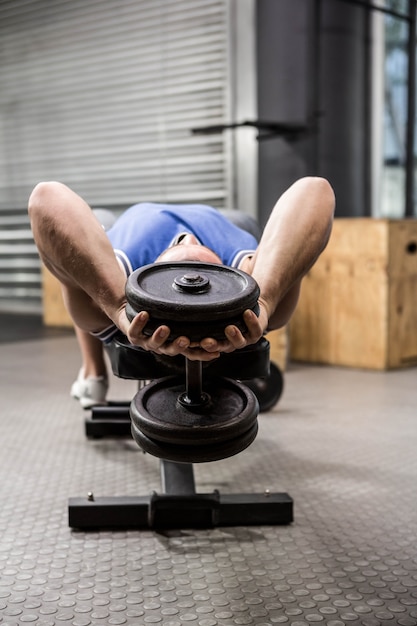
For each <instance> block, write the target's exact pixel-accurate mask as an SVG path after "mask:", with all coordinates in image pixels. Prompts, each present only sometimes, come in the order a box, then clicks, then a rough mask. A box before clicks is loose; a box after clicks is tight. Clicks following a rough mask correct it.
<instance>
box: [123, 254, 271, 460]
mask: <svg viewBox="0 0 417 626" xmlns="http://www.w3.org/2000/svg"><path fill="white" fill-rule="evenodd" d="M126 296H127V301H128V304H127V306H126V313H127V316H128V318H129V319H130V320H132V319H133V317H134V316H135V315H137V313H138V312H139V311H147V312H148V313H149V321H148V323H147V324H146V326H145V328H144V329H143V333H144V334H145V335H147V336H151V335H152V333H153V332H154V331H155V330H156V328H158V326H161V325H167V326H169V328H170V330H171V333H170V336H169V341H173V340H174V339H175V338H176V337H179V336H181V335H185V336H187V337H189V338H190V340H191V341H200V340H201V339H203V338H204V337H213V338H215V339H218V340H222V339H225V336H224V329H225V327H226V326H228V325H229V324H234V325H236V326H237V327H238V328H239V329H240V330H241V331H242V332H243V333H245V332H246V330H247V329H246V326H245V324H244V321H243V312H244V311H245V310H247V309H251V310H252V311H254V312H255V313H256V314H258V313H259V307H258V297H259V287H258V285H257V283H256V282H255V280H254V279H253V278H252V277H251V276H249V275H248V274H246V273H245V272H242V271H240V270H236V269H232V268H228V267H225V266H222V265H216V264H211V263H201V262H187V263H157V264H152V265H147V266H145V267H142V268H140V269H138V270H136V271H135V272H133V273H132V274H131V275H130V277H129V279H128V282H127V285H126ZM184 361H185V363H184V368H183V369H184V371H183V373H181V374H179V375H178V376H176V375H174V376H167V377H164V378H159V379H156V380H154V381H153V382H151V383H149V384H148V385H146V386H145V387H144V388H142V389H141V390H140V391H139V392H138V393H137V394H136V395H135V397H134V398H133V400H132V403H131V406H130V416H131V422H132V436H133V438H134V439H135V441H136V442H137V443H138V445H139V446H140V447H141V448H142V449H143V450H144V451H145V452H149V453H150V454H152V455H154V456H157V457H159V458H162V459H166V460H169V461H175V462H184V463H198V462H208V461H215V460H219V459H223V458H226V457H229V456H232V455H234V454H237V453H238V452H241V451H242V450H244V449H245V448H246V447H247V446H249V445H250V444H251V443H252V441H253V440H254V439H255V437H256V434H257V430H258V423H257V416H258V412H259V405H258V400H257V398H256V396H255V394H254V393H253V391H251V390H250V389H249V388H248V387H247V386H246V385H244V384H242V383H241V382H239V381H237V380H234V379H233V372H230V378H229V377H228V378H225V377H218V378H212V377H210V378H209V379H208V380H206V381H204V380H203V379H204V376H203V375H204V364H203V362H201V361H194V360H190V359H187V358H185V357H184Z"/></svg>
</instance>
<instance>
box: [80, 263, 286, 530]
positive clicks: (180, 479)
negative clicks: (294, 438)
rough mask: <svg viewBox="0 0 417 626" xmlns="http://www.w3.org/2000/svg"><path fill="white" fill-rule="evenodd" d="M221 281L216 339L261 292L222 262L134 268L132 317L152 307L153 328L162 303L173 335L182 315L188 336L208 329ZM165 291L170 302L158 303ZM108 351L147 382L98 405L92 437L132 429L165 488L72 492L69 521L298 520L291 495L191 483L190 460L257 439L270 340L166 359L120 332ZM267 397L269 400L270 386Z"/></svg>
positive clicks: (87, 524)
mask: <svg viewBox="0 0 417 626" xmlns="http://www.w3.org/2000/svg"><path fill="white" fill-rule="evenodd" d="M155 268H156V269H155ZM226 274H227V275H226ZM223 280H226V282H227V286H228V289H227V290H226V291H224V288H223V287H224V286H222V289H221V290H220V291H221V293H222V294H223V296H222V298H223V299H224V293H228V295H229V297H228V298H226V300H227V305H226V308H225V307H223V311H221V315H219V316H218V317H217V320H216V321H215V322H214V325H213V326H212V327H210V328H209V330H210V333H209V334H210V335H211V336H217V335H216V333H217V334H218V333H219V332H223V328H224V325H225V323H224V320H225V319H228V318H229V319H230V323H236V324H241V323H242V322H241V320H240V319H239V317H240V315H241V313H242V312H243V311H244V310H245V309H246V308H252V306H253V307H254V310H255V307H256V306H257V297H258V292H257V291H256V287H257V286H256V287H255V286H254V285H253V284H252V281H251V279H250V277H247V275H245V274H244V273H243V272H239V271H238V270H230V268H227V269H226V268H224V267H223V266H217V265H211V264H201V263H187V264H185V263H176V264H164V263H161V264H157V265H153V266H146V267H145V268H141V269H140V270H137V271H136V272H134V273H133V274H132V275H131V277H129V280H128V284H127V297H128V303H129V305H128V306H129V307H130V310H129V311H128V315H130V316H131V317H133V316H134V315H135V314H136V312H137V311H138V310H142V308H145V309H146V310H151V320H152V324H153V325H152V324H151V325H150V328H149V329H148V331H147V332H148V334H151V333H152V332H153V329H154V327H156V326H158V325H159V324H160V323H161V320H158V318H157V316H158V315H161V309H162V315H163V316H164V317H163V319H164V321H165V323H167V324H168V325H169V326H170V327H171V332H173V334H174V336H178V335H179V334H183V331H184V329H183V328H182V324H183V320H184V319H187V320H188V322H187V324H188V327H187V332H188V334H189V336H190V334H192V333H197V335H198V333H201V332H204V333H206V332H207V325H209V326H210V324H211V318H212V314H213V311H211V312H210V307H211V304H213V310H217V308H218V306H217V305H218V302H217V297H218V296H216V295H215V292H216V288H217V287H218V286H219V285H221V283H222V281H223ZM204 281H205V282H204ZM242 281H243V283H242ZM203 282H204V285H202V283H203ZM253 282H254V281H253ZM177 283H178V285H179V287H178V285H177ZM196 284H197V287H196V286H195V285H196ZM155 285H157V288H156V287H155ZM184 285H185V287H184ZM193 285H194V286H193ZM154 287H155V289H156V291H155V292H153V290H154ZM171 288H172V291H173V294H172V295H173V301H172V302H171V303H170V302H169V300H170V297H171V293H170V290H171ZM234 291H235V292H236V293H235V294H234V293H233V292H234ZM161 293H163V294H165V300H167V301H168V303H167V302H166V301H165V300H164V301H161V299H160V298H161ZM204 294H206V295H204ZM234 296H236V297H234ZM143 298H144V299H145V301H143ZM248 298H249V301H248ZM150 300H155V302H150ZM211 300H212V301H213V302H211ZM173 303H175V306H174V304H173ZM236 303H237V306H238V309H239V312H238V313H239V314H238V315H237V313H236V311H237V309H236V307H235V305H236ZM153 305H155V307H156V308H155V311H152V307H153ZM249 305H251V306H249ZM204 316H207V319H206V320H204V319H202V318H204ZM170 317H174V318H176V319H170ZM220 329H221V331H220ZM145 331H146V328H145V329H144V332H145ZM197 335H196V336H197ZM203 336H205V334H204V335H203ZM108 354H109V356H110V361H111V365H112V370H113V373H114V374H115V375H116V376H118V377H120V378H126V379H131V380H132V379H133V380H137V381H138V382H139V381H142V382H141V385H140V389H139V391H138V393H137V394H136V395H135V397H134V398H133V400H132V402H131V403H130V405H129V404H128V403H124V404H117V405H114V404H112V405H109V406H107V407H95V408H94V409H93V411H92V414H91V417H90V418H88V419H87V420H86V431H87V436H89V437H104V436H109V435H110V436H120V435H122V436H124V435H126V434H129V431H130V433H131V435H132V436H133V438H134V440H135V441H136V442H137V443H138V445H139V446H140V447H141V448H142V450H144V452H148V453H150V454H152V455H154V456H156V457H158V458H159V459H160V466H161V493H156V492H154V493H153V494H150V495H147V496H134V497H128V496H117V497H99V498H95V497H94V496H93V495H92V494H90V495H89V496H87V497H86V498H70V500H69V525H70V526H71V527H74V528H100V527H111V528H187V527H193V528H196V527H213V526H237V525H243V526H246V525H261V524H268V525H274V524H289V523H291V522H292V520H293V501H292V498H291V497H290V496H289V495H288V494H287V493H270V492H269V491H266V492H265V493H259V494H225V495H222V494H220V493H219V492H218V491H217V490H216V491H214V492H213V493H208V494H201V493H198V492H197V491H196V485H195V479H194V469H193V464H194V463H205V462H214V461H217V460H220V459H224V458H227V457H231V456H233V455H235V454H237V453H239V452H241V451H243V450H244V449H245V448H247V447H248V446H249V445H250V444H251V443H252V442H253V440H254V439H255V437H256V434H257V430H258V422H257V416H258V413H259V409H260V403H259V401H258V399H257V396H256V390H258V391H259V395H260V396H261V397H262V392H263V393H264V397H265V389H264V387H263V386H262V381H265V380H268V379H269V377H270V375H271V363H270V360H269V343H268V341H267V340H266V339H264V338H263V339H261V340H260V341H259V342H258V343H257V344H255V345H252V346H247V347H246V348H243V349H242V350H236V351H235V352H232V353H229V354H222V355H221V356H220V357H219V358H218V359H216V360H215V361H212V362H209V363H204V364H203V363H202V362H200V361H191V360H189V359H184V357H182V356H179V357H172V358H160V357H158V356H157V355H155V354H154V353H151V352H147V351H145V350H143V349H141V348H139V347H136V346H132V345H131V344H130V343H129V342H128V341H127V339H126V338H125V337H124V336H123V335H121V334H119V335H117V336H116V337H115V338H114V339H113V341H112V343H111V344H110V345H109V346H108ZM273 372H274V374H273V379H272V383H270V384H271V386H272V387H273V388H274V390H275V398H274V399H275V401H277V400H278V398H279V395H280V393H281V390H282V376H281V373H280V371H279V369H278V368H277V367H276V366H274V368H273ZM144 381H151V382H147V383H146V382H144ZM241 381H246V382H245V383H243V382H241ZM274 381H275V382H274ZM275 385H276V386H275ZM250 386H252V387H253V389H254V390H255V392H254V390H253V389H251V388H250ZM266 395H267V396H268V402H269V403H271V401H272V400H271V390H270V391H269V393H268V394H266ZM272 395H273V394H272Z"/></svg>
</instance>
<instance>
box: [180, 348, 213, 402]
mask: <svg viewBox="0 0 417 626" xmlns="http://www.w3.org/2000/svg"><path fill="white" fill-rule="evenodd" d="M202 381H203V363H202V361H191V360H190V359H187V358H186V359H185V392H184V393H182V394H180V396H179V397H178V401H179V402H180V404H182V405H183V406H184V407H187V408H192V409H194V410H195V409H198V407H203V406H205V405H206V404H207V402H208V401H209V399H210V398H209V396H208V394H207V393H205V392H204V391H203V382H202Z"/></svg>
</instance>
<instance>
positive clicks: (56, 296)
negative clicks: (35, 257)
mask: <svg viewBox="0 0 417 626" xmlns="http://www.w3.org/2000/svg"><path fill="white" fill-rule="evenodd" d="M42 317H43V323H44V324H45V326H62V327H72V326H73V323H72V320H71V317H70V315H69V313H68V311H67V309H66V308H65V305H64V301H63V299H62V292H61V286H60V284H59V281H58V280H57V279H56V278H55V276H53V275H52V274H51V272H49V270H47V269H46V267H45V266H44V265H43V266H42Z"/></svg>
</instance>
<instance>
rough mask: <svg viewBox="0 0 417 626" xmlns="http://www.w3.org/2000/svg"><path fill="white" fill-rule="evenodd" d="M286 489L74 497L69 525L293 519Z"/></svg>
mask: <svg viewBox="0 0 417 626" xmlns="http://www.w3.org/2000/svg"><path fill="white" fill-rule="evenodd" d="M292 521H293V500H292V498H291V497H290V496H289V495H288V494H287V493H265V494H225V495H220V494H219V493H218V492H214V493H212V494H193V495H185V496H184V495H172V494H161V495H158V494H156V493H154V494H153V495H151V496H144V497H141V496H137V497H134V496H133V497H130V496H122V497H100V498H97V499H93V498H92V497H91V496H90V498H89V497H87V498H70V500H69V526H70V527H71V528H79V529H93V528H152V529H164V528H165V529H168V528H212V527H215V526H254V525H255V526H261V525H271V526H272V525H277V524H290V523H291V522H292Z"/></svg>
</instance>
